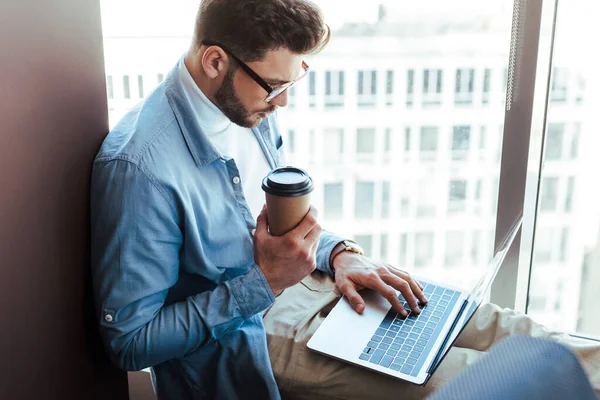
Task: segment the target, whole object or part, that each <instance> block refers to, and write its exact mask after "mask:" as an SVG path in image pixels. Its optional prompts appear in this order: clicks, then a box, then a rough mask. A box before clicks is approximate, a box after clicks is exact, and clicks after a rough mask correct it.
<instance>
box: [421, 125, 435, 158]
mask: <svg viewBox="0 0 600 400" xmlns="http://www.w3.org/2000/svg"><path fill="white" fill-rule="evenodd" d="M437 149H438V128H437V127H434V126H424V127H422V128H421V141H420V150H421V160H435V159H436V154H437Z"/></svg>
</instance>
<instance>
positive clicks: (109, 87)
mask: <svg viewBox="0 0 600 400" xmlns="http://www.w3.org/2000/svg"><path fill="white" fill-rule="evenodd" d="M106 90H107V92H108V98H109V100H112V99H114V98H115V87H114V84H113V77H112V76H111V75H108V76H107V77H106Z"/></svg>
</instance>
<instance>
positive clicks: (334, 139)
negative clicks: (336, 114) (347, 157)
mask: <svg viewBox="0 0 600 400" xmlns="http://www.w3.org/2000/svg"><path fill="white" fill-rule="evenodd" d="M324 141H325V143H324V148H326V149H327V151H326V152H325V153H324V154H323V156H324V158H325V164H330V165H331V164H341V163H342V162H343V159H344V129H342V128H328V129H325V135H324Z"/></svg>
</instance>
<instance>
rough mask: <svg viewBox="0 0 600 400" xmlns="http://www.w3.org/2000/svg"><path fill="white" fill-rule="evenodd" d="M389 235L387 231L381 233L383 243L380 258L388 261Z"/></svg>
mask: <svg viewBox="0 0 600 400" xmlns="http://www.w3.org/2000/svg"><path fill="white" fill-rule="evenodd" d="M388 240H389V239H388V235H387V234H386V233H383V234H382V235H381V243H380V253H379V254H380V255H379V258H381V260H382V261H387V259H388Z"/></svg>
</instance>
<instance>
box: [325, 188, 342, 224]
mask: <svg viewBox="0 0 600 400" xmlns="http://www.w3.org/2000/svg"><path fill="white" fill-rule="evenodd" d="M323 193H324V196H325V210H324V211H325V218H326V219H329V220H339V219H342V217H343V215H344V184H343V183H326V184H325V185H324V186H323Z"/></svg>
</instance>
